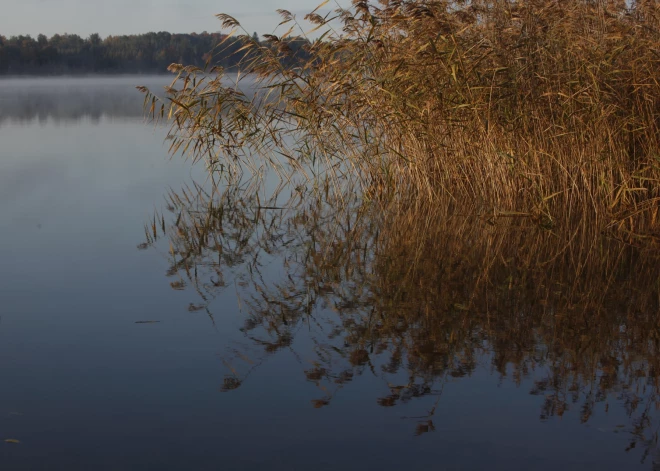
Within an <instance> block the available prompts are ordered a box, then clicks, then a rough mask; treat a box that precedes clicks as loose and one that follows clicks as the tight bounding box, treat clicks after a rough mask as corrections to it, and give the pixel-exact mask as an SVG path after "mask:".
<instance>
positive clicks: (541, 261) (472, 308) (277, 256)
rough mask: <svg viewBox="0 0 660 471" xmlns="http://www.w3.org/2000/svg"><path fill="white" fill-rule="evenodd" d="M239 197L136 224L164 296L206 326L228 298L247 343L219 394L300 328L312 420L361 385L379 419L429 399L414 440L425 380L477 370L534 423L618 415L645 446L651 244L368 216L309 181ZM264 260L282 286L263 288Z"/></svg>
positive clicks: (474, 217)
mask: <svg viewBox="0 0 660 471" xmlns="http://www.w3.org/2000/svg"><path fill="white" fill-rule="evenodd" d="M253 190H254V189H252V190H246V189H245V188H241V187H240V186H237V185H232V186H229V187H226V188H224V189H220V188H215V189H213V190H204V188H202V187H201V186H199V187H191V188H186V189H184V190H182V191H180V192H172V193H170V195H169V201H168V204H169V210H170V212H171V214H169V215H158V216H157V217H155V218H154V220H153V221H152V222H151V223H150V224H149V225H148V227H147V245H151V244H156V243H158V240H159V239H161V238H163V239H165V240H166V241H167V243H168V244H169V250H170V253H169V257H170V269H169V272H168V275H169V276H171V277H173V278H176V281H173V282H172V287H173V288H174V289H177V288H181V287H182V286H183V285H190V286H191V287H194V289H195V290H196V291H197V293H198V295H199V297H200V298H201V303H202V305H203V306H205V308H206V309H207V312H208V314H209V315H210V316H211V317H213V304H212V301H213V299H214V298H215V297H216V296H217V295H218V294H219V293H220V292H221V291H222V290H224V289H231V290H234V289H237V290H238V291H239V297H240V301H239V302H240V304H241V307H242V309H243V310H244V314H245V316H246V318H245V321H244V325H243V327H242V331H243V333H244V334H245V336H246V337H247V339H249V344H246V345H244V348H242V349H234V350H233V351H232V352H231V354H230V355H228V357H227V358H225V365H226V366H227V368H228V370H227V373H228V374H227V376H226V379H225V384H224V390H226V391H230V390H235V389H239V388H240V386H241V384H243V382H245V381H246V380H247V378H248V376H249V375H250V374H254V373H255V372H256V371H258V370H259V368H260V365H261V364H262V362H263V360H264V358H266V357H267V356H268V355H271V354H275V353H277V352H279V351H281V350H289V349H290V348H291V346H292V344H293V342H294V340H295V338H296V336H297V335H301V334H300V327H301V326H302V325H306V326H312V327H314V328H313V329H311V330H310V329H306V332H307V331H308V332H312V333H309V334H305V335H310V337H311V338H312V340H313V342H314V345H315V347H314V351H315V353H316V356H317V358H315V360H314V361H313V363H312V364H311V365H309V364H307V365H305V366H302V365H301V369H302V373H303V374H304V375H305V378H306V380H307V381H310V382H312V383H314V384H316V385H318V386H319V388H320V391H321V395H320V397H319V398H318V399H317V400H315V401H314V402H313V406H314V407H326V406H331V405H332V401H333V398H334V397H335V395H336V394H337V393H338V392H339V391H340V390H341V389H342V388H344V387H349V385H350V383H352V382H354V381H356V380H357V379H358V378H359V377H360V376H361V375H362V374H364V373H365V372H371V373H373V374H376V375H378V376H382V377H383V378H385V379H386V381H387V384H388V385H389V394H386V395H383V396H382V397H377V398H374V400H376V401H377V402H378V404H380V405H381V406H383V407H395V406H397V405H398V404H401V403H407V402H409V401H411V400H414V399H416V398H422V397H428V398H429V399H430V400H431V407H430V409H429V412H428V414H425V415H423V416H420V417H418V418H417V419H416V433H418V434H420V433H425V432H429V431H432V430H433V429H434V424H433V414H434V411H435V405H436V404H437V401H439V400H441V392H442V388H443V385H444V384H445V383H446V382H447V381H448V380H450V379H456V378H461V377H465V376H470V375H471V374H473V372H474V371H475V369H476V368H477V366H478V365H479V364H483V362H484V361H487V362H488V364H489V368H490V369H491V371H492V372H493V374H496V375H499V376H500V377H501V378H502V379H504V378H506V379H507V380H510V381H513V382H515V383H516V384H517V385H520V386H523V385H527V386H525V387H529V386H528V383H526V382H525V380H526V379H529V378H532V379H533V380H534V381H533V386H532V387H531V389H530V391H529V392H530V393H531V394H534V395H538V396H540V397H541V398H542V400H541V402H542V405H541V409H540V411H539V416H540V418H541V419H542V420H549V419H550V418H552V417H561V416H563V415H564V414H566V413H572V414H578V415H579V417H580V421H581V422H583V423H584V422H587V421H589V419H590V417H591V415H592V414H593V413H594V410H595V409H596V408H602V409H604V410H608V409H609V407H610V406H611V405H614V404H621V405H623V407H624V408H625V409H626V414H627V416H628V417H629V423H627V424H626V425H625V431H626V432H628V433H629V434H630V437H631V446H635V444H636V445H638V446H642V445H643V446H645V447H647V450H648V451H651V450H652V449H654V447H655V439H656V436H655V432H654V430H655V427H657V425H655V426H654V425H653V423H655V422H654V421H655V420H657V418H656V417H655V415H654V414H655V410H656V407H657V406H658V405H660V402H659V401H658V399H659V398H660V396H659V395H658V392H659V391H658V386H659V384H658V378H657V371H658V368H660V359H659V358H660V356H659V355H658V349H659V345H660V343H659V341H660V335H659V334H660V326H659V321H660V317H659V316H658V314H659V310H660V297H659V296H660V289H659V288H660V264H659V263H658V261H659V257H658V255H659V252H658V250H657V247H656V245H655V244H654V242H653V241H652V240H649V241H646V243H645V244H644V245H641V244H639V243H637V245H635V244H632V243H628V242H623V241H620V240H617V239H616V238H614V237H612V236H611V234H603V233H601V232H600V231H598V230H596V229H595V227H596V226H595V225H590V224H586V223H585V221H583V220H580V221H576V222H575V223H574V224H572V225H570V224H568V223H567V224H566V226H565V227H562V228H557V227H555V228H552V229H550V228H547V227H543V225H542V224H539V221H532V220H531V219H530V218H526V217H520V216H516V217H513V216H511V215H508V217H493V215H492V214H485V213H481V214H480V213H479V212H478V211H472V210H471V211H467V210H466V211H462V212H461V211H458V210H457V208H456V207H453V208H452V209H450V210H448V209H447V208H446V207H434V208H428V207H427V208H422V207H418V206H414V205H411V206H406V205H404V204H403V203H402V202H400V201H399V202H397V203H390V204H388V205H385V206H384V205H381V204H379V203H376V202H375V201H371V202H365V200H364V199H363V198H362V197H360V196H358V194H357V193H350V192H349V193H342V195H341V197H333V193H332V191H330V192H328V191H327V187H326V188H324V187H323V186H322V185H320V186H318V187H317V188H316V190H302V189H301V188H300V187H298V188H297V189H291V188H289V187H287V188H285V189H283V190H282V189H281V190H280V192H279V193H276V194H274V195H272V197H271V198H269V199H265V198H264V197H263V196H262V195H263V193H260V192H259V191H256V190H254V191H253ZM301 192H302V193H301ZM285 193H286V195H285ZM283 195H285V197H284V196H283ZM500 216H502V215H500ZM505 216H506V215H505ZM569 219H570V218H566V221H569ZM267 263H271V264H272V263H279V264H281V271H280V272H281V273H282V276H281V277H280V278H278V279H275V280H274V279H272V278H269V277H267V276H264V275H263V267H264V266H265V264H267ZM240 365H247V366H246V367H245V368H242V367H241V366H240Z"/></svg>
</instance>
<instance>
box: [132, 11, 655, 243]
mask: <svg viewBox="0 0 660 471" xmlns="http://www.w3.org/2000/svg"><path fill="white" fill-rule="evenodd" d="M326 3H327V2H326ZM320 11H322V10H319V9H317V10H315V11H314V12H312V13H310V14H309V15H307V16H306V17H305V20H306V21H307V22H308V23H310V22H311V23H313V24H315V27H314V29H317V30H318V31H317V33H315V34H320V37H317V39H314V40H306V39H304V38H303V34H304V33H305V32H304V31H303V29H302V26H300V23H299V22H298V19H297V18H296V17H295V16H294V15H292V14H291V13H290V12H287V11H284V10H280V14H281V15H282V17H283V22H282V24H283V25H284V27H287V26H289V25H291V27H290V29H289V30H288V31H287V32H285V33H284V34H282V35H281V36H275V35H267V37H266V41H265V42H257V41H255V40H254V39H252V38H249V37H248V36H247V35H246V36H244V38H245V40H244V46H243V48H242V51H241V53H242V54H244V55H243V57H242V60H241V67H242V70H243V71H245V72H250V77H251V80H252V79H254V80H256V82H255V84H254V85H253V86H251V87H250V88H251V93H244V92H243V91H241V87H240V83H239V84H238V86H237V85H236V84H232V85H228V84H227V77H226V76H225V74H224V71H223V70H222V69H220V68H217V67H213V66H212V65H213V62H212V60H211V61H210V62H209V64H208V67H207V68H206V69H204V70H202V69H197V68H194V67H185V66H183V65H178V64H173V65H172V66H171V67H170V70H172V71H173V72H175V73H176V78H175V80H174V81H173V83H172V86H171V87H170V88H168V91H167V95H166V97H164V98H163V99H160V98H157V97H156V96H155V95H154V94H153V93H151V92H150V91H149V90H147V89H143V91H144V92H145V93H147V96H146V100H145V103H146V107H147V109H149V111H150V112H151V114H152V116H154V117H157V118H163V119H164V118H169V119H171V120H172V132H171V137H172V147H171V150H172V152H178V151H181V152H184V151H185V152H186V153H188V154H189V155H192V156H193V158H195V159H201V158H206V160H207V163H208V164H209V167H210V169H212V171H221V172H222V171H224V172H231V171H232V169H233V170H236V169H237V168H241V169H245V168H250V169H258V168H261V167H262V166H263V165H269V166H272V167H275V168H276V169H278V171H282V172H283V173H284V167H287V166H293V167H294V168H296V169H297V170H303V171H305V170H308V169H309V168H310V166H312V167H315V168H317V171H316V172H315V171H312V172H309V173H308V174H309V175H310V176H311V177H312V178H313V176H315V175H318V166H319V165H320V166H321V167H323V169H324V172H323V173H324V175H328V174H329V175H330V177H332V176H333V175H336V174H337V172H339V173H342V174H345V173H351V174H353V175H355V176H357V177H358V178H359V179H360V181H361V182H362V187H361V191H362V192H363V193H364V194H365V195H367V196H371V197H373V196H379V197H383V196H385V197H386V198H391V197H393V196H394V197H396V196H400V195H403V196H404V197H405V198H410V197H412V198H416V199H420V200H422V199H423V200H425V201H429V202H433V204H436V205H438V204H440V205H445V206H451V205H452V204H455V203H456V202H461V203H462V204H464V203H466V202H468V203H470V204H472V205H473V206H474V207H475V208H481V209H484V210H488V211H491V212H493V213H494V214H513V213H515V214H518V216H520V217H528V218H531V219H533V220H534V221H536V222H538V223H539V224H541V225H543V226H547V227H554V226H556V225H558V224H559V225H562V224H567V223H568V221H575V220H576V219H577V220H579V219H580V218H582V219H583V221H584V222H585V223H586V221H587V220H588V221H589V223H592V224H596V225H597V226H598V227H599V228H600V229H601V230H603V229H614V230H616V231H617V232H618V231H622V232H623V233H624V234H628V236H631V235H634V236H639V237H643V238H655V237H656V236H657V234H658V204H659V202H660V190H659V186H658V179H659V178H660V153H659V151H658V149H659V146H658V144H659V142H658V141H659V139H660V137H659V136H660V134H659V133H658V130H659V129H658V127H659V126H660V84H659V83H658V77H660V6H659V5H658V4H657V2H654V1H642V0H639V1H633V2H624V1H614V0H576V1H574V2H558V1H553V0H531V1H525V2H520V1H515V0H490V1H489V0H473V1H469V2H468V1H445V0H428V1H421V0H411V1H394V0H381V1H379V2H369V1H353V4H352V6H351V8H349V9H337V10H335V11H334V12H332V13H329V14H326V15H325V16H321V15H320V14H319V12H320ZM219 18H220V20H221V21H222V22H223V26H224V27H226V28H232V29H233V30H234V31H236V32H240V31H241V27H240V24H239V23H238V21H237V20H236V19H234V18H232V17H230V16H228V15H219ZM321 33H322V34H321ZM300 41H303V42H304V46H303V47H296V48H292V47H291V44H292V43H293V42H296V44H298V46H299V43H300ZM222 47H223V45H222V44H220V45H219V46H218V51H219V52H221V51H222ZM238 81H239V82H240V81H241V76H239V79H238ZM245 162H249V165H248V166H247V167H246V166H245V165H242V166H241V165H240V164H239V163H245ZM326 172H327V173H326Z"/></svg>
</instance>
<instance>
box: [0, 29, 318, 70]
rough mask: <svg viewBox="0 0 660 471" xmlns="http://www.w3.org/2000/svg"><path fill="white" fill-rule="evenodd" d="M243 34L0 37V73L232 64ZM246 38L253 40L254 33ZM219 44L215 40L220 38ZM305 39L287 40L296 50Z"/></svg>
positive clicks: (147, 68)
mask: <svg viewBox="0 0 660 471" xmlns="http://www.w3.org/2000/svg"><path fill="white" fill-rule="evenodd" d="M247 38H248V37H247V36H236V37H231V38H227V35H225V34H222V33H207V32H206V31H205V32H203V33H191V34H171V33H167V32H159V33H146V34H137V35H124V36H108V37H107V38H105V39H103V38H101V37H100V36H99V35H98V34H92V35H90V36H89V37H88V38H82V37H80V36H78V35H76V34H56V35H54V36H52V37H50V38H48V37H46V36H45V35H43V34H40V35H38V36H37V37H36V38H33V37H31V36H29V35H27V36H23V35H21V36H12V37H9V38H7V37H5V36H2V35H0V75H58V74H95V73H100V74H122V73H163V72H165V71H166V69H167V67H168V66H169V65H170V64H172V63H179V64H186V65H195V66H198V67H203V66H204V64H205V63H206V61H207V60H208V59H209V57H210V56H213V59H212V64H213V65H214V66H222V67H224V68H227V69H231V68H234V67H236V66H237V65H238V61H239V60H240V58H241V57H242V55H241V54H236V52H237V51H238V50H239V49H240V47H241V46H242V45H243V44H244V41H245V40H246V39H247ZM252 39H256V40H257V41H258V40H259V39H258V36H257V33H254V35H253V36H252ZM223 41H224V43H222V45H221V46H220V47H217V46H218V44H220V43H221V42H223ZM305 42H306V41H305V40H302V39H300V38H295V39H293V40H291V42H290V43H289V44H290V45H291V47H292V49H294V50H298V51H301V47H302V45H303V44H304V43H305Z"/></svg>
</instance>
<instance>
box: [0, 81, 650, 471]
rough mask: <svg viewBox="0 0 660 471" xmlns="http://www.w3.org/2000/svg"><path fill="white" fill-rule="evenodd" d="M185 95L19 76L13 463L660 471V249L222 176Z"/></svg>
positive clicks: (8, 299) (9, 292)
mask: <svg viewBox="0 0 660 471" xmlns="http://www.w3.org/2000/svg"><path fill="white" fill-rule="evenodd" d="M169 81H170V77H168V76H162V77H148V76H139V77H120V78H115V77H113V78H57V79H50V78H48V79H9V80H3V81H0V143H1V146H0V213H1V214H2V215H3V217H2V218H0V231H1V233H2V239H1V240H2V244H0V260H2V268H0V286H1V287H2V288H1V293H2V296H0V298H1V299H2V306H1V307H0V381H1V384H2V387H0V467H2V469H8V470H32V469H44V470H60V469H67V470H88V469H95V470H96V469H98V470H115V469H123V470H146V469H158V470H168V469H171V470H178V469H196V470H212V469H213V470H215V469H219V468H228V469H255V470H256V469H264V468H266V467H268V468H270V469H287V470H291V469H295V470H298V469H300V470H303V469H309V468H314V469H329V470H330V469H346V470H352V469H355V470H357V469H365V468H368V469H383V470H389V469H392V470H394V469H401V468H403V467H411V466H412V467H414V468H422V467H424V468H437V469H448V470H465V469H468V470H480V469H506V470H517V469H519V470H528V469H539V470H556V469H566V470H573V469H574V470H583V469H593V470H620V469H631V470H633V469H640V470H650V469H654V463H655V462H656V461H658V458H659V457H658V452H657V435H656V430H657V427H658V414H657V410H656V408H657V404H658V394H657V393H658V384H657V377H656V376H657V371H658V368H659V367H660V365H658V364H657V362H658V355H657V346H658V344H657V342H658V339H659V338H660V336H658V335H657V334H658V333H659V330H658V329H659V326H658V322H657V314H658V296H657V294H658V279H659V278H658V275H659V274H658V272H657V271H658V269H657V267H658V265H657V264H655V262H654V259H653V258H652V257H651V255H650V254H649V253H646V252H644V251H643V250H641V249H637V248H635V247H629V246H625V245H619V244H617V242H616V241H612V240H607V239H602V238H599V237H597V236H596V237H593V234H588V233H578V234H577V235H576V236H575V237H574V238H573V239H572V240H573V243H572V245H570V246H565V247H564V246H563V247H559V248H558V247H557V244H556V243H554V242H553V241H554V240H556V235H554V234H552V233H549V232H547V231H546V232H544V231H540V230H538V228H536V229H534V228H532V227H528V226H525V224H524V223H518V222H515V221H514V222H507V223H506V224H504V223H498V224H496V225H495V226H492V225H491V224H489V223H488V222H487V221H483V220H480V219H478V218H477V219H470V220H467V219H465V218H464V219H460V218H458V219H457V218H455V217H454V218H450V217H447V215H443V214H433V213H430V214H423V215H421V214H415V213H414V212H413V211H387V210H384V211H383V210H379V208H378V207H376V206H373V207H372V209H371V210H369V209H368V207H367V206H364V205H363V203H364V201H363V200H362V198H361V196H360V195H357V194H352V195H348V196H347V195H344V197H343V198H341V199H340V198H337V197H334V196H333V193H332V192H331V191H328V190H327V189H326V188H323V187H321V188H313V187H312V186H310V187H307V188H306V187H305V186H304V185H301V181H300V180H296V181H295V183H294V184H291V185H284V186H281V187H279V188H278V187H277V185H275V184H272V181H271V180H269V183H268V184H267V185H265V186H264V185H259V184H258V182H255V181H250V180H248V179H245V180H244V181H242V183H241V184H240V185H238V186H230V185H226V184H223V183H222V182H218V185H217V186H213V185H212V184H211V182H210V181H209V179H208V178H207V175H206V173H205V171H204V168H203V165H196V166H191V164H190V162H184V161H183V160H182V159H179V158H174V159H170V158H169V156H168V155H167V143H165V142H164V138H165V136H166V130H165V128H163V127H161V126H154V125H153V124H150V123H148V122H146V121H145V122H144V123H143V121H144V118H143V112H142V98H143V97H142V95H141V94H140V93H139V92H138V91H137V90H135V86H137V85H146V86H148V87H150V88H151V89H153V90H156V89H157V88H158V87H161V86H164V85H167V84H168V83H169ZM365 208H367V209H365ZM420 220H424V221H428V224H427V225H426V229H425V230H424V231H421V230H418V229H419V226H420V224H419V221H420ZM560 249H561V250H560ZM576 267H578V269H577V270H576ZM4 440H16V441H18V442H20V443H13V442H5V441H4Z"/></svg>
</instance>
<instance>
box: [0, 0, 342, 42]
mask: <svg viewBox="0 0 660 471" xmlns="http://www.w3.org/2000/svg"><path fill="white" fill-rule="evenodd" d="M321 1H322V0H0V12H1V13H0V35H4V36H12V35H17V34H30V35H32V36H36V35H37V34H39V33H43V34H46V35H47V36H51V35H53V34H55V33H60V34H61V33H72V34H73V33H75V34H79V35H81V36H83V37H86V36H88V35H89V34H91V33H99V34H100V35H101V36H103V37H105V36H108V35H110V34H131V33H146V32H149V31H169V32H171V33H191V32H198V33H201V32H202V31H209V32H211V31H218V30H220V22H219V21H218V20H217V19H216V18H215V15H216V14H217V13H228V14H230V15H232V16H234V17H235V18H236V19H237V20H239V21H240V22H241V24H242V25H243V26H244V27H245V29H247V30H248V31H249V32H253V31H257V32H258V33H259V34H263V33H270V32H272V31H273V30H274V29H275V27H276V26H277V24H278V23H279V20H278V18H279V17H278V16H277V15H276V14H275V10H276V9H278V8H283V9H286V10H289V11H291V12H292V13H298V14H300V16H301V17H302V16H304V13H307V12H309V11H311V10H313V9H314V8H315V7H316V6H317V5H318V4H319V3H321ZM337 4H340V5H342V6H348V5H350V0H331V1H330V2H329V3H328V4H327V5H326V7H325V10H326V11H329V10H330V9H334V8H336V7H337Z"/></svg>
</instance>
